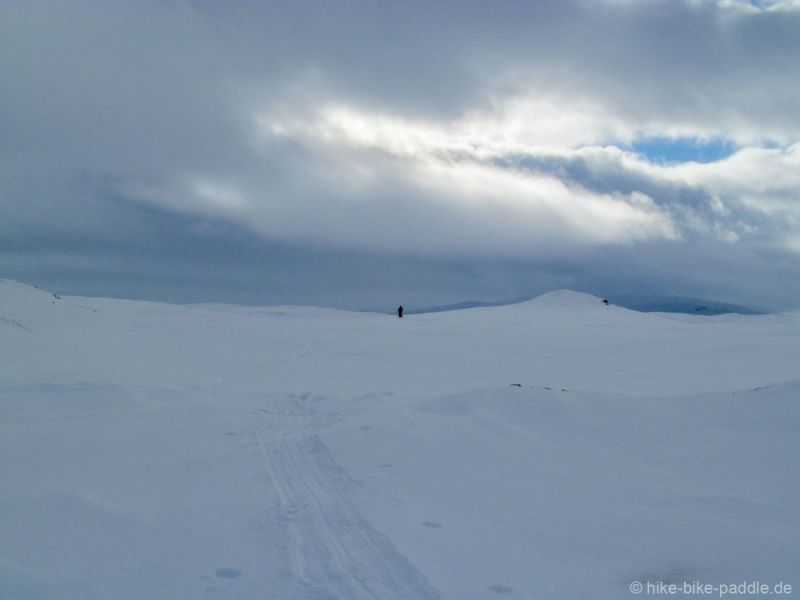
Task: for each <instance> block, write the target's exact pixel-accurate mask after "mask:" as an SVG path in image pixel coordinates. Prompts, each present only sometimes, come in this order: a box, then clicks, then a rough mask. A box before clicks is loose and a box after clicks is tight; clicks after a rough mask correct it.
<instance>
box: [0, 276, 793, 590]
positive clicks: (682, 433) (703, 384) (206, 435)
mask: <svg viewBox="0 0 800 600" xmlns="http://www.w3.org/2000/svg"><path fill="white" fill-rule="evenodd" d="M0 339H2V345H0V481H2V482H3V485H2V486H0V598H10V599H17V598H20V599H26V598H28V599H37V600H38V599H54V598H81V599H83V598H115V599H117V598H118V599H134V598H135V599H140V598H168V599H183V598H246V599H250V598H254V599H255V598H259V599H260V598H281V599H284V598H285V599H295V598H297V599H300V598H342V599H345V598H390V599H393V598H397V599H401V598H449V599H453V600H461V599H473V598H475V599H477V598H490V599H491V598H525V599H529V598H558V599H572V598H574V599H579V598H581V599H583V598H596V599H616V598H632V597H635V595H634V594H633V592H632V591H631V590H635V584H636V583H641V584H642V585H643V586H646V585H647V584H648V583H651V584H654V585H655V584H657V583H659V582H661V583H667V584H669V583H675V584H682V583H683V582H690V583H691V582H699V583H703V584H710V585H713V586H717V587H716V588H715V593H716V595H717V596H718V595H719V588H718V586H719V585H720V584H733V583H742V582H751V581H758V582H760V583H763V584H767V585H770V586H774V585H776V584H778V583H779V582H782V583H786V584H791V585H794V586H795V587H794V589H795V590H800V566H798V563H797V560H796V557H797V556H800V509H798V504H797V502H796V498H797V497H798V495H799V494H800V470H798V468H797V465H798V464H800V443H798V439H800V436H799V435H798V434H800V409H799V408H798V402H800V383H798V381H799V380H800V369H799V368H798V367H800V359H798V358H797V357H798V356H800V316H798V315H797V314H783V315H758V316H743V315H726V316H720V317H693V316H685V315H681V316H678V315H666V314H652V313H651V314H643V313H637V312H633V311H629V310H625V309H621V308H619V307H615V306H606V305H604V304H603V303H602V302H601V301H600V299H599V298H594V297H592V296H587V295H585V294H576V293H574V292H557V293H553V294H548V295H546V296H543V297H541V298H538V299H535V300H533V301H530V302H526V303H522V304H518V305H513V306H506V307H492V308H476V309H469V310H463V311H454V312H449V313H438V314H428V315H409V316H407V317H404V318H403V319H402V320H400V319H397V318H392V317H387V316H383V315H373V314H364V313H346V312H341V311H333V310H327V309H314V308H298V307H276V308H266V309H258V308H244V307H233V306H171V305H163V304H155V303H145V302H130V301H119V300H104V299H88V298H66V297H64V298H59V297H58V296H55V295H53V294H51V293H49V292H46V291H43V290H38V289H34V288H30V287H27V286H23V285H20V284H16V283H13V282H0ZM644 591H645V592H646V588H644ZM794 593H795V594H797V593H798V592H797V591H795V592H794ZM644 595H646V594H645V593H644V592H643V593H641V594H640V596H644ZM684 596H685V594H684ZM688 597H691V595H690V596H688ZM739 597H742V596H741V595H740V596H739ZM744 597H747V596H744ZM790 597H791V596H790Z"/></svg>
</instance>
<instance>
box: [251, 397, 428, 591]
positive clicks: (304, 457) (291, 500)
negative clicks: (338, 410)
mask: <svg viewBox="0 0 800 600" xmlns="http://www.w3.org/2000/svg"><path fill="white" fill-rule="evenodd" d="M319 400H320V399H319V398H313V397H312V396H311V395H310V394H302V395H290V396H288V397H287V398H286V400H285V401H282V402H281V401H278V402H277V403H276V405H275V406H273V407H272V408H271V409H270V410H267V409H262V410H261V411H260V413H261V414H262V415H265V414H266V415H269V416H268V418H266V419H265V421H264V422H263V423H262V424H261V425H260V426H259V428H258V429H257V431H256V432H255V434H254V435H255V437H256V441H257V443H258V446H259V447H260V449H261V454H262V456H263V459H264V465H265V468H266V470H267V472H268V474H269V477H270V479H271V481H272V483H273V485H274V487H275V489H276V490H277V495H278V519H279V520H280V521H282V522H283V523H284V524H285V526H286V528H287V531H288V534H289V540H290V542H289V543H290V568H291V571H292V575H293V576H294V578H295V580H296V582H297V588H296V589H295V590H294V594H293V596H294V597H300V598H325V599H327V598H352V599H354V600H360V599H365V598H414V599H417V598H418V599H433V598H439V597H440V596H439V594H438V593H437V592H436V591H435V590H434V589H433V587H432V586H431V584H430V583H429V582H428V580H427V579H426V578H425V576H424V575H423V574H422V573H421V572H420V571H419V570H418V569H417V568H416V567H415V566H414V565H413V564H412V563H411V562H410V561H409V560H408V559H407V558H406V557H405V556H403V555H402V554H401V553H400V552H398V550H397V549H396V548H395V547H394V545H393V544H392V543H391V541H389V539H388V538H387V537H386V536H385V535H383V534H382V533H380V532H379V531H376V530H375V529H373V528H372V527H371V526H370V525H369V523H367V521H366V520H365V519H364V517H363V516H362V515H361V513H360V512H359V511H358V509H357V508H356V507H355V505H354V504H353V503H352V502H351V501H350V500H349V499H348V497H347V490H348V489H349V488H352V487H353V486H354V485H357V484H356V483H355V482H354V481H353V480H352V478H351V477H350V476H349V475H348V473H347V472H346V471H345V470H344V469H342V467H341V466H339V464H338V463H337V462H336V460H335V459H334V458H333V456H332V455H331V453H330V451H329V450H328V448H327V446H326V445H325V444H324V442H323V441H322V440H321V439H320V437H319V435H317V434H315V433H312V431H314V430H315V429H316V428H317V427H318V426H319V425H320V423H321V422H324V421H325V420H330V419H336V418H337V415H336V414H335V413H329V414H320V413H319V412H318V411H317V409H316V407H315V406H314V404H317V403H318V402H319Z"/></svg>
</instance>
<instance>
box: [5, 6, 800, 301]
mask: <svg viewBox="0 0 800 600" xmlns="http://www.w3.org/2000/svg"><path fill="white" fill-rule="evenodd" d="M0 86H1V87H0V277H9V278H13V279H18V280H21V281H26V282H30V283H35V284H39V285H42V286H45V287H48V288H50V289H55V290H56V291H61V292H64V293H72V294H84V295H110V296H122V297H132V298H152V299H159V300H170V301H178V302H204V301H227V302H240V303H255V304H276V303H302V304H317V305H327V306H342V307H351V308H389V309H391V308H392V307H394V306H396V305H397V304H398V303H400V302H403V303H404V304H406V305H407V306H412V307H413V306H425V305H431V304H443V303H450V302H460V301H465V300H483V301H491V300H504V299H511V298H523V297H530V296H533V295H536V294H538V293H542V292H544V291H547V290H550V289H555V288H564V287H567V288H572V289H577V290H582V291H589V292H593V293H596V294H599V295H602V296H609V297H614V296H619V297H622V296H624V295H630V294H665V295H671V296H692V297H702V298H707V299H716V300H722V301H729V302H736V303H742V304H745V305H748V306H753V307H756V308H764V309H786V308H796V307H798V306H800V0H761V1H758V2H756V1H751V2H748V1H745V0H685V1H681V0H586V1H568V0H567V1H565V0H528V1H526V2H520V1H508V2H477V1H476V2H430V1H427V0H426V1H415V0H411V1H407V2H389V1H375V0H371V1H363V2H362V1H357V0H353V1H349V0H348V1H344V0H343V1H341V2H339V1H337V2H328V1H316V2H307V1H305V0H291V1H286V2H255V1H253V2H248V1H238V2H236V1H234V2H224V3H223V2H214V1H211V0H197V1H194V2H192V1H188V0H187V1H175V2H172V1H167V0H162V1H142V0H137V1H135V2H134V1H131V2H125V1H116V2H101V1H99V0H97V1H86V2H51V3H48V2H29V1H26V2H18V3H17V2H13V1H7V2H4V3H3V4H2V7H0Z"/></svg>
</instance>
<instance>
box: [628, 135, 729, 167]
mask: <svg viewBox="0 0 800 600" xmlns="http://www.w3.org/2000/svg"><path fill="white" fill-rule="evenodd" d="M628 149H629V150H630V151H632V152H636V153H637V154H641V155H642V156H644V157H645V158H647V159H648V160H650V161H651V162H656V163H667V164H669V163H683V162H698V163H711V162H716V161H718V160H722V159H724V158H727V157H729V156H730V155H731V154H733V153H734V152H736V150H738V146H737V145H736V144H734V143H733V142H731V141H730V140H725V139H721V138H716V139H711V140H699V139H696V138H660V137H657V138H645V139H642V140H639V141H637V142H635V143H633V144H632V145H631V146H629V147H628Z"/></svg>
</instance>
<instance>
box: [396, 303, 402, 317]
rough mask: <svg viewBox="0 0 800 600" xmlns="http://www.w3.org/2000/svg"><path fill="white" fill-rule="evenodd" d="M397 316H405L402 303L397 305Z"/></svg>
mask: <svg viewBox="0 0 800 600" xmlns="http://www.w3.org/2000/svg"><path fill="white" fill-rule="evenodd" d="M397 316H398V317H400V318H401V319H402V318H403V306H402V305H401V306H398V307H397Z"/></svg>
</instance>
